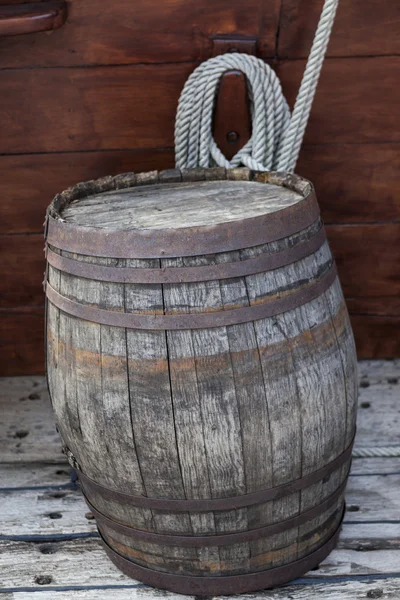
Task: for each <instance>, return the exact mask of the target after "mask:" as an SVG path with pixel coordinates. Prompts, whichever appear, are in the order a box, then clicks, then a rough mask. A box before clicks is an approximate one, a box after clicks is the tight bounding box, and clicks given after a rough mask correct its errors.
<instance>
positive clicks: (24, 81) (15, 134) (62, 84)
mask: <svg viewBox="0 0 400 600" xmlns="http://www.w3.org/2000/svg"><path fill="white" fill-rule="evenodd" d="M194 66H195V64H193V63H189V64H182V65H162V66H126V67H120V66H119V67H112V68H110V67H108V68H106V67H96V68H90V69H73V68H71V69H69V68H67V69H41V70H35V69H33V70H15V71H10V70H3V71H1V73H0V86H1V89H5V90H7V93H4V94H3V95H2V96H1V98H0V114H1V118H0V128H1V131H2V136H1V139H0V153H24V154H26V153H31V152H56V151H76V150H105V149H121V148H155V147H160V148H165V147H172V145H173V130H174V119H175V110H176V105H177V101H178V97H179V93H180V91H181V89H182V86H183V84H184V82H185V80H186V78H187V77H188V75H189V74H190V73H191V71H192V70H193V68H194ZM399 67H400V57H399V58H397V57H384V58H363V59H345V60H342V59H332V60H328V61H327V62H326V64H325V67H324V71H323V74H322V78H321V84H320V88H319V91H318V93H317V97H316V101H315V105H314V109H313V112H312V115H311V120H310V126H309V128H308V133H307V135H306V140H307V142H308V143H310V142H312V143H313V144H315V143H329V142H332V141H334V142H335V143H343V142H349V143H355V142H396V141H399V140H400V132H399V128H398V122H397V121H398V119H397V114H398V106H399V103H400V86H398V85H397V82H398V79H399V71H400V69H399ZM303 69H304V61H291V62H286V63H282V64H281V65H280V66H279V68H278V74H279V75H280V76H281V78H282V82H283V86H284V89H285V92H286V93H287V95H288V97H289V99H290V100H292V101H293V99H294V97H295V95H296V93H297V89H298V85H299V81H300V79H301V76H302V72H303Z"/></svg>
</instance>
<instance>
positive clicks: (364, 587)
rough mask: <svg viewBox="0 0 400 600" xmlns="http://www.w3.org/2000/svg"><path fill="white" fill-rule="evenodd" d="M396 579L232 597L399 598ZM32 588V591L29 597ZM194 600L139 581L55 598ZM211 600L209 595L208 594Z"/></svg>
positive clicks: (9, 597)
mask: <svg viewBox="0 0 400 600" xmlns="http://www.w3.org/2000/svg"><path fill="white" fill-rule="evenodd" d="M399 590H400V582H399V579H398V578H397V577H383V578H377V577H376V576H372V577H370V578H363V580H361V581H360V580H358V579H346V578H344V579H342V578H338V580H336V581H335V580H333V581H321V582H319V581H318V580H314V581H313V582H312V583H311V582H310V583H307V581H305V580H304V579H302V580H298V582H297V583H295V584H294V585H290V586H284V587H281V588H276V589H274V590H266V591H262V592H258V593H255V594H246V595H240V596H235V598H236V600H240V599H242V600H310V598H315V599H317V598H318V599H319V598H324V600H365V599H366V598H380V599H381V600H397V599H398V598H399ZM32 591H35V594H34V596H33V594H32ZM110 596H111V597H112V598H113V600H143V599H144V598H146V599H148V600H164V599H165V598H167V599H168V600H195V597H194V596H183V595H180V594H174V593H171V592H164V591H162V590H157V589H153V588H149V587H146V586H143V585H142V584H138V585H137V586H135V585H130V586H129V587H126V588H122V589H121V588H120V589H118V588H115V587H113V586H110V587H107V588H105V589H104V588H103V589H98V588H95V589H83V590H71V589H68V590H60V591H57V596H56V597H57V600H109V598H110ZM54 597H55V594H54V589H53V590H51V589H50V590H46V589H44V590H43V591H36V590H35V589H34V588H33V589H32V590H29V589H28V590H26V591H20V592H17V591H13V590H7V591H6V592H5V593H4V595H2V600H33V598H35V599H36V600H54ZM229 598H232V596H219V600H228V599H229ZM210 600H211V597H210Z"/></svg>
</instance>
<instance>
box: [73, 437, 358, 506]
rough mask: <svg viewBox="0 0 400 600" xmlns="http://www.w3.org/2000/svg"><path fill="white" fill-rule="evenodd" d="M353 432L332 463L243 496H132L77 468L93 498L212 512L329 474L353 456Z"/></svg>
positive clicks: (281, 492)
mask: <svg viewBox="0 0 400 600" xmlns="http://www.w3.org/2000/svg"><path fill="white" fill-rule="evenodd" d="M353 443H354V436H353V440H352V442H351V444H350V445H349V447H348V448H347V449H346V450H345V451H344V452H343V453H342V454H340V455H339V456H337V457H336V458H335V459H334V460H332V461H331V462H330V463H327V464H326V465H325V466H324V467H322V468H321V469H318V471H314V472H313V473H309V474H308V475H305V476H304V477H301V478H300V479H296V480H294V481H291V482H289V483H285V484H284V485H280V486H277V487H273V488H268V489H265V490H260V491H259V492H254V493H252V494H244V495H242V496H234V497H228V498H204V499H203V498H202V499H169V498H147V497H145V496H132V495H130V494H126V493H124V492H119V491H117V490H113V489H110V488H107V487H105V486H103V485H101V484H99V483H97V482H96V481H94V480H93V479H91V478H90V477H88V476H87V475H85V474H84V473H82V471H78V476H79V480H80V482H81V484H82V487H83V490H84V492H85V495H86V496H87V497H88V498H90V495H91V492H94V493H96V494H99V495H100V496H102V497H103V498H104V499H106V500H112V501H116V502H118V503H120V504H124V505H128V506H139V507H141V508H150V509H154V510H166V511H171V512H209V511H214V510H234V509H236V508H245V507H247V506H253V505H255V504H262V503H264V502H269V501H270V500H278V499H279V498H283V497H284V496H289V495H290V494H294V493H295V492H298V491H300V490H302V489H304V488H306V487H309V486H310V485H312V484H313V483H317V482H318V481H320V480H321V479H323V478H324V477H327V476H328V475H330V474H331V473H333V472H334V471H336V470H337V469H339V468H340V467H341V466H342V465H344V464H345V463H346V461H348V460H349V459H350V457H351V451H352V448H353Z"/></svg>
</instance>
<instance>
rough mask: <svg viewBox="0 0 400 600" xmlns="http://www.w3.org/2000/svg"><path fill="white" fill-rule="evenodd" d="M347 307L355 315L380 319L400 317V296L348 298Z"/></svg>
mask: <svg viewBox="0 0 400 600" xmlns="http://www.w3.org/2000/svg"><path fill="white" fill-rule="evenodd" d="M347 307H348V309H349V311H350V312H351V313H353V314H354V315H374V316H380V317H395V316H397V315H399V316H400V296H382V297H380V296H378V297H376V298H351V297H349V298H347Z"/></svg>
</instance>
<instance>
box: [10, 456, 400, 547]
mask: <svg viewBox="0 0 400 600" xmlns="http://www.w3.org/2000/svg"><path fill="white" fill-rule="evenodd" d="M387 460H388V461H389V462H390V461H393V463H394V464H396V466H395V467H393V469H398V467H397V465H398V461H397V459H387ZM393 472H394V471H393ZM399 488H400V474H399V473H398V472H397V473H396V472H394V474H390V475H357V476H350V478H349V483H348V486H347V491H346V501H347V513H346V516H345V523H346V522H349V523H352V524H353V523H358V524H360V525H362V524H363V523H366V522H371V521H373V522H375V523H377V522H379V523H382V524H384V523H385V522H391V523H393V522H397V523H399V524H400V494H399V493H398V490H399ZM0 505H1V506H2V521H3V523H2V535H3V536H5V537H14V536H24V535H26V536H28V535H29V536H32V535H35V536H40V535H46V536H48V535H59V534H75V533H85V532H93V531H95V529H94V525H93V522H90V521H89V522H88V521H87V519H85V518H84V515H85V513H87V512H88V509H87V507H86V504H85V501H84V500H83V497H82V495H81V492H80V490H79V489H78V488H77V489H63V490H57V489H56V490H54V489H53V488H50V489H42V488H39V489H37V490H35V489H29V488H28V489H15V490H9V491H1V490H0ZM54 513H57V514H58V515H61V516H59V517H56V518H52V517H51V515H53V514H54ZM28 514H29V520H23V519H21V515H28ZM49 515H50V516H49Z"/></svg>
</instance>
